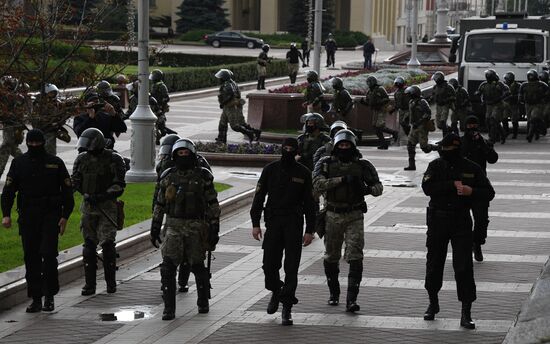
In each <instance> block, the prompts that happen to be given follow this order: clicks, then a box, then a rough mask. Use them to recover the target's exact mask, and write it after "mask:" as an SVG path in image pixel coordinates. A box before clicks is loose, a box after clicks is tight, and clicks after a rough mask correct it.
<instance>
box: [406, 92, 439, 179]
mask: <svg viewBox="0 0 550 344" xmlns="http://www.w3.org/2000/svg"><path fill="white" fill-rule="evenodd" d="M405 93H406V94H408V95H409V97H410V99H411V100H410V101H409V113H410V123H411V131H410V133H409V138H408V141H407V153H408V155H409V165H408V166H407V167H405V168H404V170H405V171H415V170H416V161H415V157H416V145H417V144H420V149H422V151H423V152H424V153H429V152H431V151H432V150H434V148H436V147H434V146H433V145H431V144H429V143H428V133H429V128H428V124H429V121H430V120H431V118H432V110H431V109H430V104H428V102H427V101H426V100H425V99H424V98H422V91H421V90H420V87H418V86H416V85H413V86H409V87H407V89H406V90H405ZM433 129H434V130H435V128H433Z"/></svg>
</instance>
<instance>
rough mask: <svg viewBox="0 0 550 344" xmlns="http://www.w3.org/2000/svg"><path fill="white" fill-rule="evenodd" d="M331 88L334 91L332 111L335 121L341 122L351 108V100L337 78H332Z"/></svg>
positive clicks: (342, 83)
mask: <svg viewBox="0 0 550 344" xmlns="http://www.w3.org/2000/svg"><path fill="white" fill-rule="evenodd" d="M331 82H332V88H333V89H334V98H333V102H332V110H333V111H334V112H335V114H336V118H335V119H336V120H340V121H343V120H344V118H345V117H346V116H347V115H348V113H349V112H350V111H351V109H352V108H353V98H351V94H350V93H349V91H348V90H347V89H346V88H345V87H344V82H343V81H342V79H340V78H339V77H335V78H332V81H331Z"/></svg>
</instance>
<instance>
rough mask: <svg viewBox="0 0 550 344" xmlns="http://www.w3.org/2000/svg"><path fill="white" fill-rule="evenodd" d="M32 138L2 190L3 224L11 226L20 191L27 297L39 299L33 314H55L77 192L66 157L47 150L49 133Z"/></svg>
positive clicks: (29, 136)
mask: <svg viewBox="0 0 550 344" xmlns="http://www.w3.org/2000/svg"><path fill="white" fill-rule="evenodd" d="M26 141H27V147H28V151H27V152H26V153H25V154H23V155H21V156H18V157H16V158H15V159H14V160H13V161H12V163H11V166H10V170H9V172H8V176H7V178H6V184H5V185H4V189H3V191H2V212H3V214H4V217H3V219H2V225H3V226H4V227H6V228H10V227H11V209H12V206H13V202H14V200H15V194H16V193H17V194H18V195H17V211H18V212H19V221H18V223H19V234H20V235H21V242H22V244H23V253H24V259H25V269H26V273H25V279H26V281H27V295H28V296H29V297H31V298H32V299H33V302H32V304H31V305H30V306H29V307H27V312H29V313H34V312H40V310H44V311H48V312H51V311H53V310H54V295H56V294H57V292H58V291H59V280H58V275H57V254H58V247H57V246H58V236H59V235H63V233H64V232H65V227H66V225H67V220H68V219H69V216H70V215H71V212H72V211H73V207H74V199H73V192H72V187H71V179H70V177H69V172H67V168H66V167H65V164H64V163H63V160H61V159H60V158H58V157H56V156H53V155H50V154H48V153H46V150H45V149H44V143H45V142H46V139H45V138H44V134H43V133H42V132H41V131H40V130H38V129H33V130H31V131H29V132H28V133H27V138H26ZM42 296H45V298H44V306H42Z"/></svg>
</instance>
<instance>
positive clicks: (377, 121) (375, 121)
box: [372, 109, 386, 128]
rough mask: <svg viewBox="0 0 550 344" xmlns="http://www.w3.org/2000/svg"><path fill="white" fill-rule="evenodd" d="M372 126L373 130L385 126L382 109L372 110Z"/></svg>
mask: <svg viewBox="0 0 550 344" xmlns="http://www.w3.org/2000/svg"><path fill="white" fill-rule="evenodd" d="M372 126H373V127H375V128H380V127H385V126H386V112H385V111H384V110H383V109H379V110H375V109H372Z"/></svg>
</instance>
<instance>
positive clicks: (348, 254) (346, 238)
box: [323, 210, 365, 263]
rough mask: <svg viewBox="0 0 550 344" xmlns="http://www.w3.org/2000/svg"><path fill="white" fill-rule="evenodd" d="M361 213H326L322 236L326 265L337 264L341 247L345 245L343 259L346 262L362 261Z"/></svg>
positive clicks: (363, 236)
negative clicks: (324, 229) (324, 230)
mask: <svg viewBox="0 0 550 344" xmlns="http://www.w3.org/2000/svg"><path fill="white" fill-rule="evenodd" d="M363 222H364V221H363V212H362V211H361V210H354V211H350V212H347V213H334V212H332V211H327V214H326V233H325V236H324V238H323V239H324V242H325V256H324V259H325V261H326V262H327V263H338V262H339V261H340V258H341V257H342V245H343V244H344V242H345V243H346V246H345V251H344V259H345V260H346V261H347V262H350V261H352V260H362V259H363V248H364V247H365V232H364V229H363Z"/></svg>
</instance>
